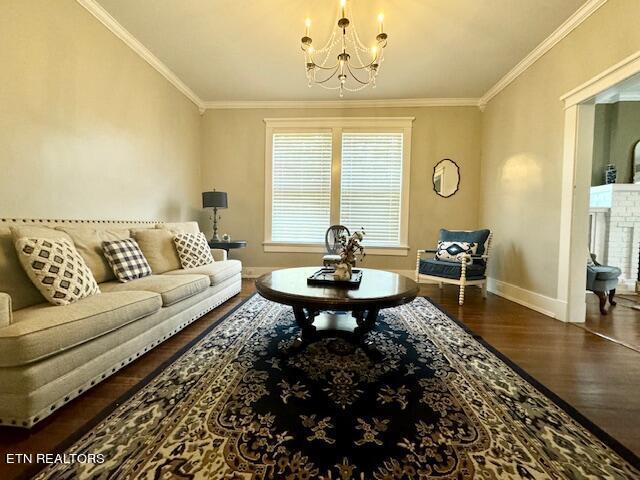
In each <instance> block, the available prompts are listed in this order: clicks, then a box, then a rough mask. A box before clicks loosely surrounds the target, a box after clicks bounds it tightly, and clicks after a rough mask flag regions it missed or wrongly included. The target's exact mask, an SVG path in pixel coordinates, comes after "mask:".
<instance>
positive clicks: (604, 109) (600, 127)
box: [591, 102, 640, 185]
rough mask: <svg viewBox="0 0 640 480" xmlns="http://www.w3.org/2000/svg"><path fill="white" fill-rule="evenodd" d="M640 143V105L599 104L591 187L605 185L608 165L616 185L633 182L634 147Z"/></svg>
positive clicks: (596, 117)
mask: <svg viewBox="0 0 640 480" xmlns="http://www.w3.org/2000/svg"><path fill="white" fill-rule="evenodd" d="M639 140H640V102H618V103H611V104H603V105H596V116H595V130H594V141H593V169H592V174H591V185H602V184H604V183H605V182H604V171H605V168H606V167H607V164H608V163H613V164H614V165H615V166H616V167H617V168H618V179H617V183H633V147H634V146H635V144H636V143H637V142H638V141H639Z"/></svg>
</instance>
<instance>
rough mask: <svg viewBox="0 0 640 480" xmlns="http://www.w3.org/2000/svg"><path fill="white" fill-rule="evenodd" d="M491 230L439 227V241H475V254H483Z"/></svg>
mask: <svg viewBox="0 0 640 480" xmlns="http://www.w3.org/2000/svg"><path fill="white" fill-rule="evenodd" d="M490 234H491V231H489V230H486V229H483V230H469V231H467V230H447V229H444V228H442V229H440V238H439V240H440V241H441V242H469V243H477V244H478V250H477V251H476V254H477V255H484V253H485V250H486V243H487V239H488V238H489V235H490Z"/></svg>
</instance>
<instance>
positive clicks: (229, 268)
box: [167, 260, 242, 285]
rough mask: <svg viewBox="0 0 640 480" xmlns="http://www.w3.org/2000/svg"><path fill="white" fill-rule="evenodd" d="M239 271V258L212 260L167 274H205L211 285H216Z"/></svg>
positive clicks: (240, 266)
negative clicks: (206, 263)
mask: <svg viewBox="0 0 640 480" xmlns="http://www.w3.org/2000/svg"><path fill="white" fill-rule="evenodd" d="M240 272H242V263H241V262H240V260H225V261H223V262H214V263H210V264H209V265H203V266H201V267H195V268H183V269H180V270H172V271H170V272H167V275H190V274H194V273H196V274H199V275H207V276H208V277H209V279H210V280H211V285H216V284H218V283H220V282H222V281H224V280H226V279H227V278H229V277H232V276H233V275H236V274H238V273H240Z"/></svg>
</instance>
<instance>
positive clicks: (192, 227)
mask: <svg viewBox="0 0 640 480" xmlns="http://www.w3.org/2000/svg"><path fill="white" fill-rule="evenodd" d="M156 228H163V229H165V230H170V231H171V232H172V233H174V234H177V233H192V234H196V233H200V227H199V226H198V222H166V223H158V224H157V225H156Z"/></svg>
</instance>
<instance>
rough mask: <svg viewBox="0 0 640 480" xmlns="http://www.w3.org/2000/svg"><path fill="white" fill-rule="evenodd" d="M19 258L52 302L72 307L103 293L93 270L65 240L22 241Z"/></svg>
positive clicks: (18, 241)
mask: <svg viewBox="0 0 640 480" xmlns="http://www.w3.org/2000/svg"><path fill="white" fill-rule="evenodd" d="M15 245H16V251H17V253H18V258H19V259H20V263H21V264H22V268H24V270H25V272H27V275H28V276H29V279H30V280H31V282H32V283H33V284H34V285H35V286H36V288H37V289H38V290H40V293H42V295H43V296H44V298H46V299H47V300H48V301H49V303H52V304H54V305H68V304H70V303H74V302H76V301H78V300H80V299H82V298H85V297H89V296H91V295H95V294H97V293H100V289H99V288H98V284H97V283H96V280H95V278H93V274H92V273H91V270H89V267H88V266H87V264H86V263H85V262H84V260H83V259H82V257H81V256H80V254H79V253H78V251H77V250H76V249H75V247H74V246H73V244H72V243H71V242H70V241H69V240H67V239H64V238H60V239H48V238H28V237H22V238H18V239H17V240H16V242H15Z"/></svg>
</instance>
